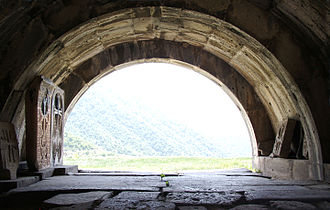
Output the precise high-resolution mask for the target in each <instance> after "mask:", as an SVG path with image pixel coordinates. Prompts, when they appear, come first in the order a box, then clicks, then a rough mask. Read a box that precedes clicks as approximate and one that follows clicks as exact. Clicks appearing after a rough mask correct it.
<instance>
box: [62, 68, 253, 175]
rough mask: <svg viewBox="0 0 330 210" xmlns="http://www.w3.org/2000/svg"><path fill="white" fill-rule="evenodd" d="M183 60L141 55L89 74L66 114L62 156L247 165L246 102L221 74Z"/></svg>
mask: <svg viewBox="0 0 330 210" xmlns="http://www.w3.org/2000/svg"><path fill="white" fill-rule="evenodd" d="M183 65H184V66H183ZM187 67H188V68H187ZM189 67H190V66H189V65H188V64H184V63H180V66H179V65H177V64H172V63H159V62H157V63H155V62H147V63H144V62H141V63H139V64H133V65H130V64H128V65H124V67H122V68H119V69H116V71H111V70H110V74H109V75H104V76H103V77H102V78H98V79H97V81H94V82H93V83H94V84H93V85H92V86H91V87H90V88H89V89H88V90H84V93H83V94H82V96H81V97H80V99H79V100H78V101H77V103H76V104H75V105H74V108H73V109H72V112H71V113H70V115H69V117H68V120H67V122H66V127H65V137H66V138H65V144H64V145H65V147H64V153H65V155H66V156H65V157H64V161H67V163H68V164H78V165H79V167H81V168H98V169H99V168H103V169H109V167H110V169H111V170H130V171H131V170H135V171H139V170H148V169H149V170H157V171H164V170H165V171H169V170H170V171H171V170H172V171H173V170H175V171H178V170H184V169H190V170H192V169H223V168H230V167H232V168H235V167H236V168H237V167H240V168H242V167H248V168H250V169H251V163H252V160H251V155H252V150H251V147H252V146H255V145H256V144H255V142H254V143H252V142H251V140H252V139H254V140H255V138H250V136H252V135H254V132H253V130H252V131H249V130H248V126H247V125H249V124H251V123H250V121H249V118H248V116H247V115H246V112H245V110H244V108H243V107H242V105H241V104H240V103H239V101H238V100H237V98H236V97H235V96H234V95H233V94H232V93H229V95H230V96H229V95H227V94H226V93H225V91H224V89H225V90H226V92H228V88H227V87H226V86H225V85H224V84H223V83H221V81H219V80H218V79H216V78H214V77H213V76H212V75H209V74H208V73H207V72H205V71H203V70H201V69H197V68H196V67H195V68H194V69H192V68H189ZM231 98H233V99H234V100H232V99H231ZM72 107H73V105H72ZM93 110H94V111H93ZM243 116H244V118H243ZM246 120H248V122H246ZM250 128H251V126H250ZM86 139H88V141H86ZM254 150H256V148H254ZM223 158H226V159H223ZM232 158H235V159H234V160H233V159H232ZM146 159H147V160H146ZM134 160H135V161H136V162H135V163H136V164H135V165H134V166H132V165H131V164H132V161H134ZM117 161H120V163H121V164H120V165H118V163H117ZM142 161H143V162H142ZM144 161H146V162H144ZM154 161H157V164H155V163H154ZM141 162H142V164H140V163H141ZM229 162H231V163H232V164H234V165H229V164H228V163H229ZM125 163H126V165H125ZM118 167H119V168H118ZM180 167H181V168H180ZM189 167H190V168H189ZM208 167H209V168H208Z"/></svg>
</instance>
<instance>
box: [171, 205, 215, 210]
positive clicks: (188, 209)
mask: <svg viewBox="0 0 330 210" xmlns="http://www.w3.org/2000/svg"><path fill="white" fill-rule="evenodd" d="M177 208H178V209H179V210H207V208H205V207H204V206H178V207H177ZM217 210H221V209H219V208H217Z"/></svg>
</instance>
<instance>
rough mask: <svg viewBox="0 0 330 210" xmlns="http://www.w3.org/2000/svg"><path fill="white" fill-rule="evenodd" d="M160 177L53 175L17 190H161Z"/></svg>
mask: <svg viewBox="0 0 330 210" xmlns="http://www.w3.org/2000/svg"><path fill="white" fill-rule="evenodd" d="M159 185H162V186H163V185H164V183H163V182H160V179H159V177H117V176H53V177H50V178H48V179H45V180H42V181H40V182H38V183H36V184H35V185H33V186H29V187H26V188H20V189H16V190H15V191H16V192H35V191H70V190H99V191H113V190H120V191H125V190H127V191H150V192H152V191H154V192H158V191H159V187H158V186H159Z"/></svg>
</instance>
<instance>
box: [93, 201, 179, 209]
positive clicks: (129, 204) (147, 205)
mask: <svg viewBox="0 0 330 210" xmlns="http://www.w3.org/2000/svg"><path fill="white" fill-rule="evenodd" d="M95 209H112V210H122V209H157V210H158V209H159V210H174V209H175V204H174V203H168V202H164V201H137V200H129V201H127V200H120V199H118V200H117V199H109V200H106V201H104V202H102V203H101V204H100V205H99V206H98V207H97V208H95Z"/></svg>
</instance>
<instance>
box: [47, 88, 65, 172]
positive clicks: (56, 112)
mask: <svg viewBox="0 0 330 210" xmlns="http://www.w3.org/2000/svg"><path fill="white" fill-rule="evenodd" d="M51 105H52V106H51V115H52V118H51V135H50V137H51V151H50V155H51V158H50V159H51V165H52V166H56V165H62V164H63V140H64V135H63V133H64V113H65V110H64V91H63V90H62V89H60V88H58V87H54V91H53V93H52V99H51Z"/></svg>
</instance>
